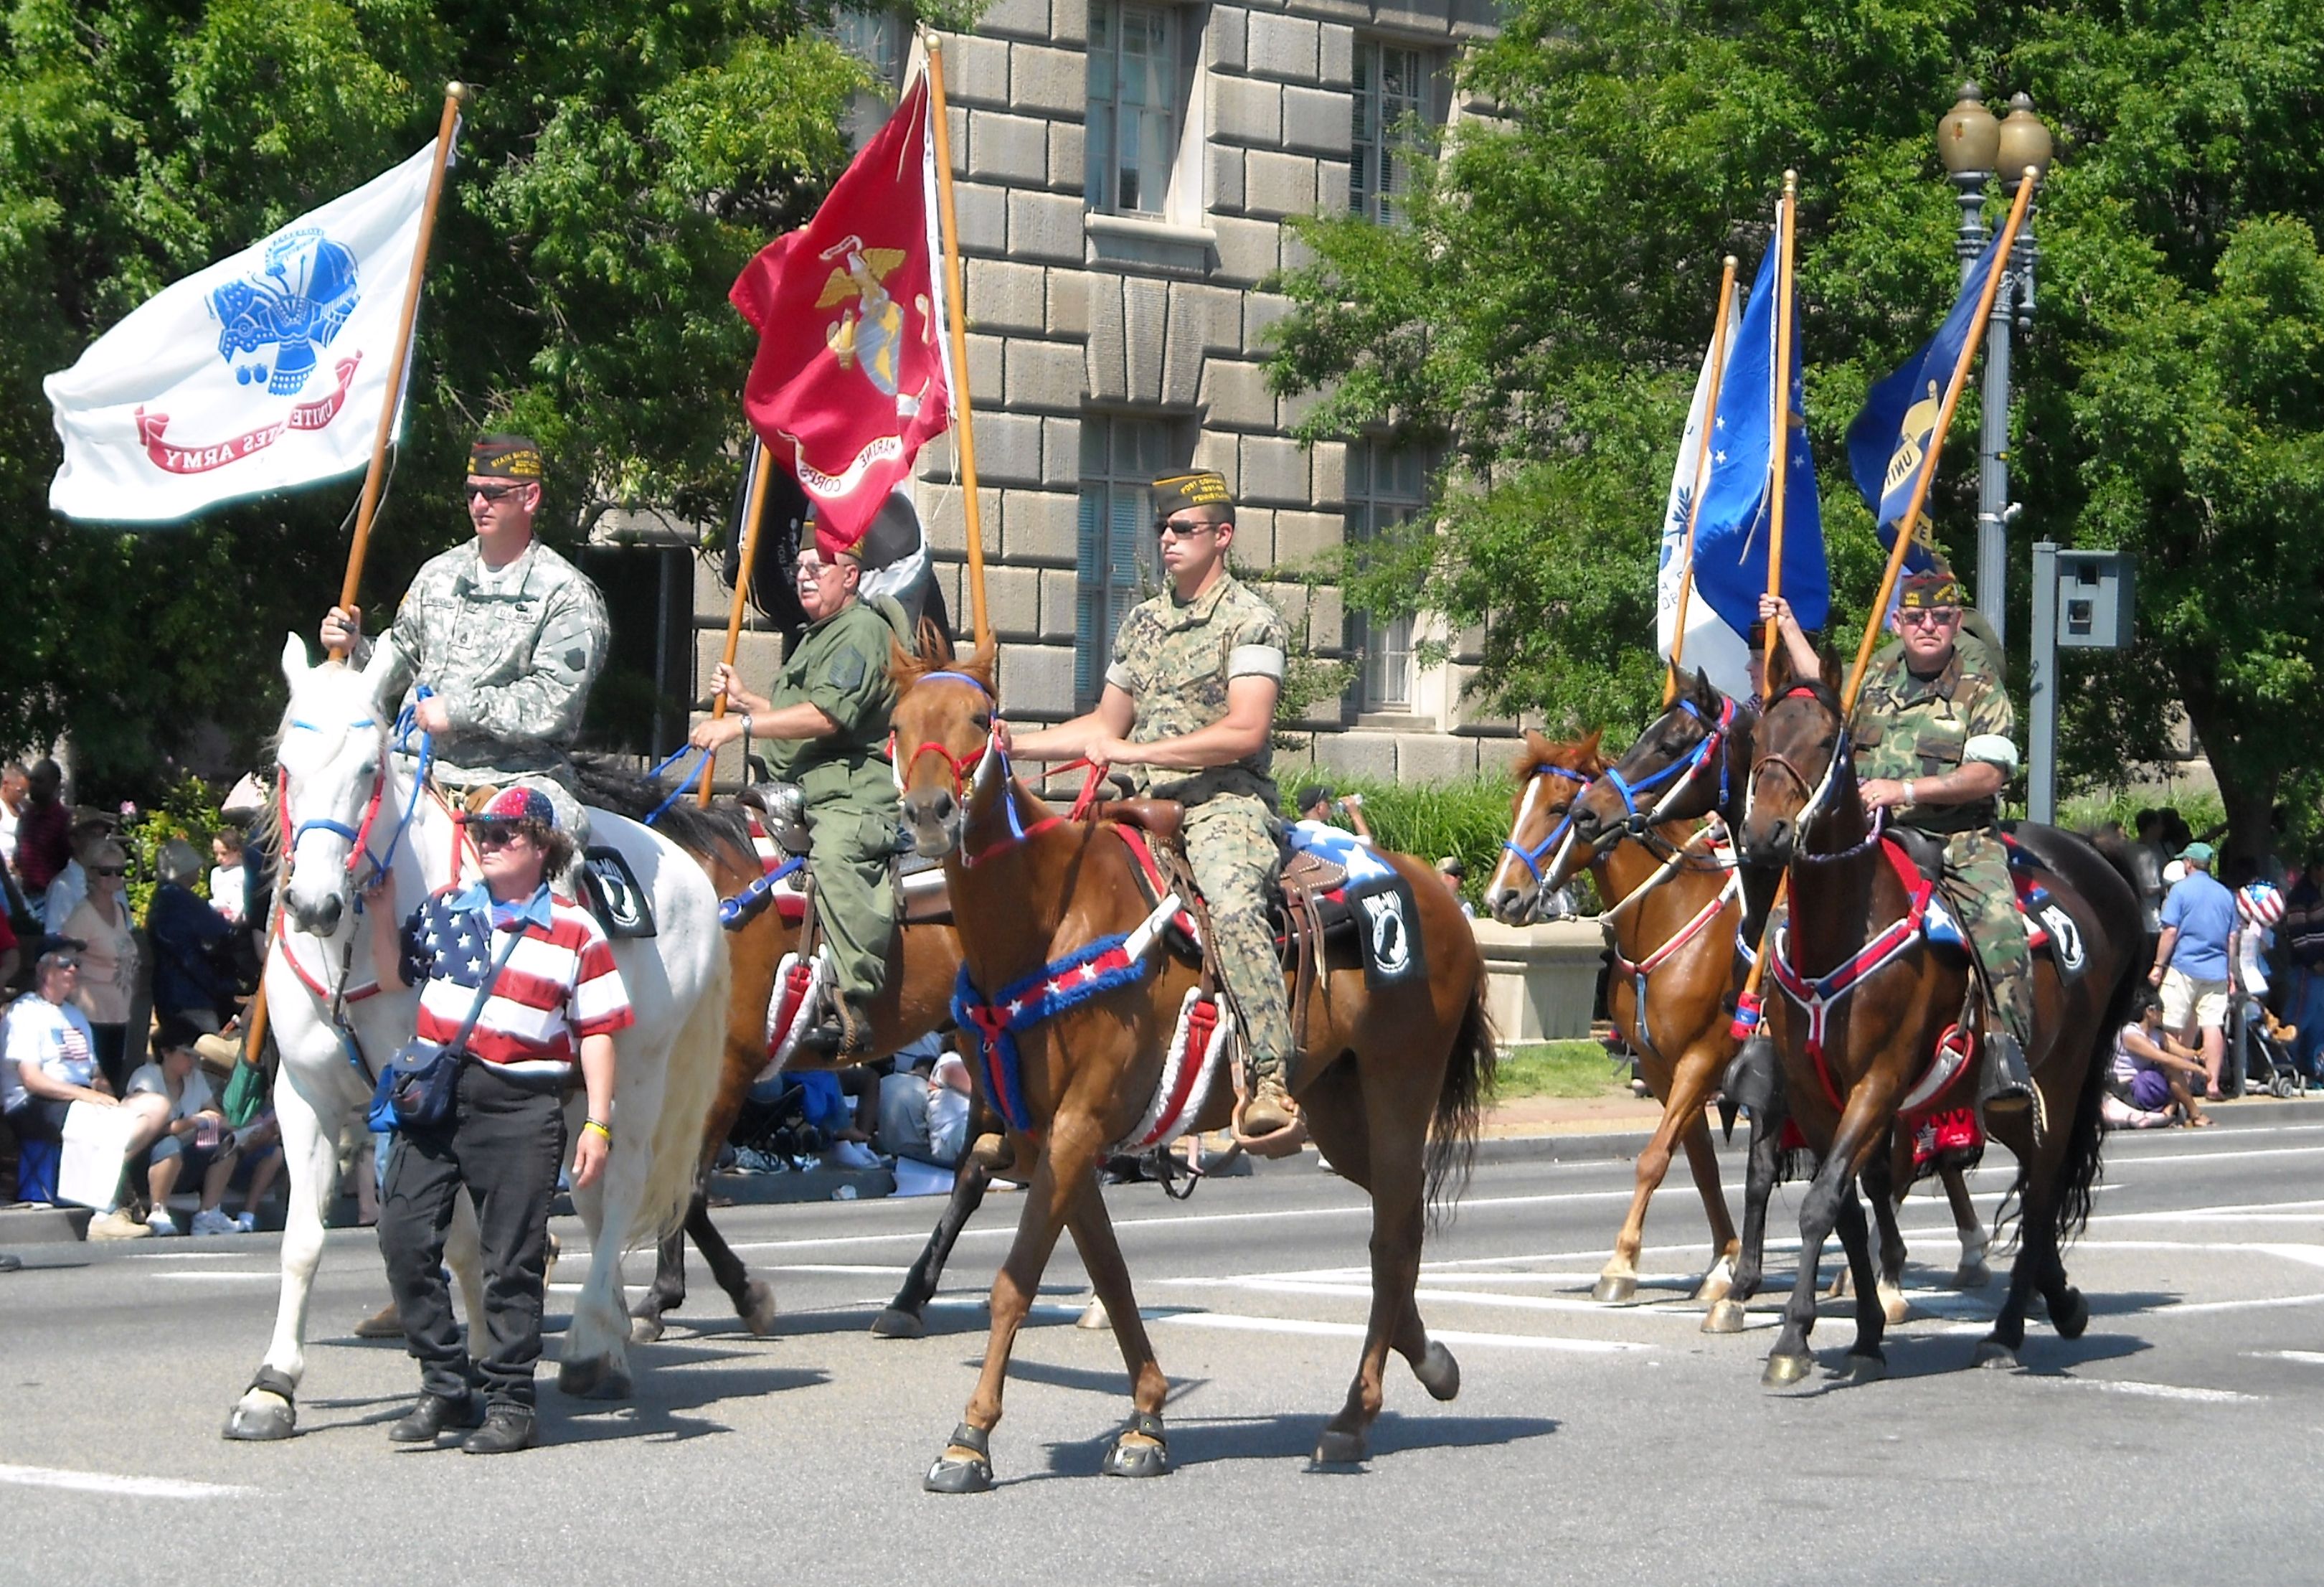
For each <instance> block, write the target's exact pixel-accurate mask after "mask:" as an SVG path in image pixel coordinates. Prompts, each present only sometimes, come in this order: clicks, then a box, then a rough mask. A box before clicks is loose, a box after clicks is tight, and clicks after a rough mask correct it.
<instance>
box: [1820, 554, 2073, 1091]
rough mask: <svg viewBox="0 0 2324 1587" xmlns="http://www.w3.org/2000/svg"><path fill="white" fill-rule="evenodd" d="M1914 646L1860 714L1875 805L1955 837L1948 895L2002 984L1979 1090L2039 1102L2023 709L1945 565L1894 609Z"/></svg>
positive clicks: (1887, 661) (1886, 667)
mask: <svg viewBox="0 0 2324 1587" xmlns="http://www.w3.org/2000/svg"><path fill="white" fill-rule="evenodd" d="M1893 622H1894V625H1895V630H1896V633H1897V637H1898V638H1899V639H1900V640H1901V641H1903V644H1902V647H1901V648H1900V649H1898V650H1895V651H1893V652H1889V653H1886V654H1884V655H1882V656H1881V657H1879V658H1877V659H1876V660H1875V661H1874V663H1873V665H1872V668H1871V669H1870V671H1869V672H1868V673H1867V675H1866V677H1865V680H1864V687H1863V690H1862V692H1861V693H1859V694H1858V696H1857V700H1856V714H1855V716H1854V718H1853V720H1852V722H1851V726H1852V727H1853V729H1854V732H1855V737H1856V752H1857V753H1856V760H1857V770H1858V775H1859V776H1860V777H1861V778H1863V779H1864V781H1863V783H1862V789H1863V796H1864V804H1865V807H1866V808H1867V809H1874V810H1877V809H1880V808H1884V807H1885V808H1886V810H1887V811H1888V816H1889V819H1890V820H1891V821H1892V822H1895V823H1897V824H1899V825H1902V826H1912V827H1916V828H1918V829H1920V830H1921V831H1923V832H1926V833H1928V834H1930V835H1933V836H1935V837H1937V838H1939V839H1941V840H1942V842H1943V844H1944V845H1945V868H1944V869H1945V874H1944V881H1945V896H1946V899H1947V901H1948V902H1949V903H1950V904H1951V906H1952V908H1953V910H1954V913H1955V914H1956V915H1957V916H1958V917H1959V918H1960V924H1961V927H1962V929H1963V930H1965V931H1966V932H1968V934H1969V940H1970V941H1971V943H1973V944H1974V945H1975V946H1976V949H1977V954H1978V959H1979V960H1980V961H1981V962H1982V963H1983V964H1984V966H1985V973H1986V975H1987V979H1988V981H1989V982H1990V983H1991V984H1992V989H1993V1001H1994V1002H1995V1004H1996V1005H1997V1008H1996V1010H1994V1011H1995V1012H1997V1013H1998V1014H1999V1015H2000V1020H1999V1027H2000V1028H1999V1029H1994V1028H1992V1022H1991V1021H1990V1020H1988V1028H1987V1030H1986V1032H1985V1039H1984V1041H1983V1042H1982V1043H1981V1044H1980V1050H1981V1051H1982V1052H1983V1054H1984V1055H1985V1057H1984V1063H1983V1066H1982V1071H1981V1075H1980V1078H1979V1084H1978V1103H1979V1104H1980V1105H1981V1106H1983V1107H1985V1108H1987V1110H1990V1111H1995V1112H2000V1111H2010V1112H2015V1111H2016V1110H2019V1109H2023V1108H2025V1107H2028V1106H2030V1105H2031V1104H2032V1103H2033V1084H2032V1081H2031V1079H2030V1077H2029V1075H2028V1073H2027V1070H2026V1066H2025V1051H2026V1047H2027V1046H2028V1045H2029V1044H2030V1043H2031V1042H2032V1040H2033V950H2032V948H2031V947H2030V946H2029V945H2028V944H2027V942H2026V937H2025V925H2024V919H2023V918H2021V917H2020V916H2019V915H2018V912H2017V903H2016V890H2015V886H2014V885H2013V884H2012V882H2011V881H2010V877H2009V858H2008V853H2007V851H2006V849H2005V848H2004V847H2003V846H2002V842H2001V835H2000V833H1999V832H1998V831H1997V830H1996V827H1995V822H1996V820H1997V817H1998V814H1999V812H1998V807H1997V800H1998V798H1999V797H2000V794H2001V790H2002V789H2004V788H2006V787H2007V786H2008V783H2009V780H2010V778H2011V777H2012V776H2013V775H2015V772H2016V770H2017V746H2016V743H2015V741H2014V739H2013V737H2012V735H2013V734H2015V731H2016V715H2015V712H2014V711H2013V710H2012V709H2011V706H2010V704H2009V696H2008V693H2007V691H2006V690H2005V689H2004V688H2003V687H2002V684H2001V678H2000V675H1999V671H1998V669H1997V668H1995V667H1993V665H1992V664H1991V656H1990V652H1987V651H1986V650H1984V649H1983V648H1982V647H1981V646H1980V647H1978V648H1977V649H1976V650H1971V649H1969V648H1968V647H1965V646H1962V645H1960V643H1959V642H1958V641H1959V640H1960V631H1961V594H1960V585H1959V584H1958V583H1957V582H1955V580H1954V578H1953V576H1952V574H1951V572H1950V570H1948V569H1945V568H1943V567H1939V568H1937V569H1935V570H1933V571H1931V572H1927V573H1916V574H1912V575H1909V576H1908V577H1906V578H1905V579H1904V583H1903V586H1902V591H1901V594H1900V596H1899V599H1898V604H1897V610H1896V614H1895V619H1894V620H1893Z"/></svg>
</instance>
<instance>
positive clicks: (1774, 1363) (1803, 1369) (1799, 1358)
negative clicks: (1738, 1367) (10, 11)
mask: <svg viewBox="0 0 2324 1587" xmlns="http://www.w3.org/2000/svg"><path fill="white" fill-rule="evenodd" d="M1814 1365H1815V1357H1813V1356H1812V1355H1807V1354H1804V1353H1803V1354H1800V1355H1770V1356H1769V1357H1768V1358H1767V1368H1766V1370H1765V1371H1763V1372H1761V1373H1760V1374H1759V1387H1760V1388H1762V1389H1789V1388H1790V1387H1791V1386H1792V1385H1793V1384H1794V1383H1796V1382H1798V1381H1799V1380H1800V1379H1803V1378H1804V1377H1806V1376H1807V1375H1808V1371H1809V1370H1810V1369H1811V1368H1812V1367H1813V1366H1814Z"/></svg>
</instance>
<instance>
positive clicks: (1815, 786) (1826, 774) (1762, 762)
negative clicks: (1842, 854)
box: [1743, 683, 1854, 857]
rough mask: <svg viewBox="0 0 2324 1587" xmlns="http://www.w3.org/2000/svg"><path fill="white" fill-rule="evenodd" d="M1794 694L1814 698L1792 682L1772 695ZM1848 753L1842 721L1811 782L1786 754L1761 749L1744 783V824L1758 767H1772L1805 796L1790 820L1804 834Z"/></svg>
mask: <svg viewBox="0 0 2324 1587" xmlns="http://www.w3.org/2000/svg"><path fill="white" fill-rule="evenodd" d="M1794 696H1797V697H1802V698H1805V699H1811V700H1812V699H1816V698H1817V695H1816V691H1815V690H1814V689H1813V688H1812V687H1809V686H1808V685H1806V684H1803V683H1798V684H1794V685H1793V686H1792V687H1790V688H1787V689H1785V690H1784V692H1783V693H1782V694H1781V695H1779V696H1777V697H1776V698H1777V700H1779V701H1781V700H1788V699H1791V698H1793V697H1794ZM1848 757H1849V733H1848V724H1847V723H1846V722H1842V723H1840V727H1839V730H1838V731H1837V732H1836V733H1835V734H1833V736H1832V741H1831V762H1830V763H1829V764H1828V765H1826V766H1825V767H1824V769H1823V775H1822V776H1821V778H1819V779H1817V780H1815V781H1813V782H1810V781H1809V780H1808V776H1807V773H1806V772H1804V771H1803V770H1800V769H1799V768H1798V767H1797V766H1795V765H1794V764H1793V763H1792V761H1791V758H1790V757H1789V756H1787V755H1784V754H1781V753H1779V752H1776V751H1774V750H1762V751H1761V752H1760V753H1759V757H1758V763H1757V765H1755V766H1753V767H1752V768H1751V777H1750V780H1749V781H1748V782H1747V783H1745V785H1744V789H1743V819H1744V820H1745V822H1746V823H1748V822H1749V820H1750V818H1751V802H1752V800H1753V799H1754V798H1756V797H1757V793H1758V782H1759V769H1760V767H1763V766H1773V767H1775V768H1776V769H1777V770H1780V771H1782V772H1783V773H1784V775H1785V776H1786V777H1789V778H1790V779H1791V780H1793V781H1794V783H1797V784H1798V785H1799V789H1800V791H1801V792H1802V793H1803V794H1804V795H1806V796H1807V800H1806V803H1804V804H1803V805H1802V806H1801V807H1799V811H1798V813H1797V814H1796V815H1794V817H1793V820H1794V823H1795V824H1796V825H1797V826H1798V829H1799V831H1800V832H1801V833H1802V834H1803V835H1804V834H1805V833H1806V831H1807V828H1808V824H1809V823H1810V822H1811V821H1812V820H1814V819H1815V818H1816V817H1818V816H1819V815H1821V813H1822V811H1823V807H1824V805H1825V803H1826V801H1828V800H1829V799H1830V798H1831V790H1832V789H1833V787H1834V786H1835V785H1836V784H1837V782H1838V780H1839V773H1840V765H1841V763H1842V762H1843V761H1846V760H1847V759H1848ZM1849 852H1850V853H1853V852H1854V851H1853V850H1851V851H1849ZM1819 857H1822V856H1819Z"/></svg>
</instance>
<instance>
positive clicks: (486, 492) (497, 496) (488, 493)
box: [468, 484, 524, 502]
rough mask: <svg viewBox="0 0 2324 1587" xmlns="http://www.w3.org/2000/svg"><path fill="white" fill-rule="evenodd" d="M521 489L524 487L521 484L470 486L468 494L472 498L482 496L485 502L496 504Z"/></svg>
mask: <svg viewBox="0 0 2324 1587" xmlns="http://www.w3.org/2000/svg"><path fill="white" fill-rule="evenodd" d="M522 489H524V486H522V485H521V484H472V485H470V486H469V487H468V494H469V495H470V496H472V497H474V496H482V497H484V500H485V501H487V502H498V501H503V500H505V499H506V498H508V497H510V496H512V495H514V494H516V493H517V492H519V491H521V490H522Z"/></svg>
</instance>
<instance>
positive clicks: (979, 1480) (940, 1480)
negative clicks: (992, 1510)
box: [920, 1450, 992, 1493]
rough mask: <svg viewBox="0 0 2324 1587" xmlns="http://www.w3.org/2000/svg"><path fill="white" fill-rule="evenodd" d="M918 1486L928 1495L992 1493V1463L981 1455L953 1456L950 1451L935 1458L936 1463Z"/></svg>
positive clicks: (965, 1454)
mask: <svg viewBox="0 0 2324 1587" xmlns="http://www.w3.org/2000/svg"><path fill="white" fill-rule="evenodd" d="M920 1486H921V1487H922V1488H924V1489H926V1490H927V1491H929V1492H930V1493H990V1492H991V1491H992V1462H991V1461H989V1460H986V1459H985V1458H984V1457H983V1456H982V1455H979V1454H969V1453H966V1452H963V1453H960V1454H957V1455H955V1454H954V1453H953V1452H952V1451H951V1450H946V1451H945V1453H942V1454H940V1455H938V1456H936V1464H934V1465H932V1466H930V1467H929V1468H928V1474H927V1477H926V1478H924V1479H922V1481H921V1482H920Z"/></svg>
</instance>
